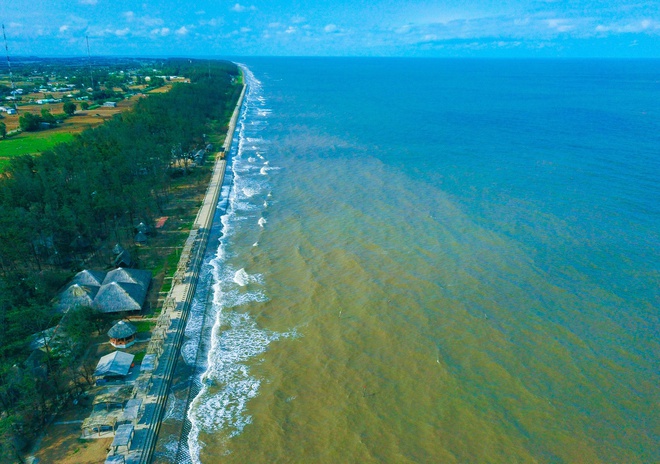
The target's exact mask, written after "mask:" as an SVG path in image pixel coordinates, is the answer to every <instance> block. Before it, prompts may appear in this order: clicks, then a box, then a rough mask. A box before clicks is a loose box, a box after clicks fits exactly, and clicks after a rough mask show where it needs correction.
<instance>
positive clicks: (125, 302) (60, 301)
mask: <svg viewBox="0 0 660 464" xmlns="http://www.w3.org/2000/svg"><path fill="white" fill-rule="evenodd" d="M150 282H151V272H149V271H141V270H138V269H123V268H118V269H115V270H113V271H110V272H108V273H106V272H102V271H89V270H85V271H81V272H79V273H78V274H76V276H75V277H74V278H73V280H72V281H71V284H70V285H69V286H68V287H67V288H66V290H64V291H63V292H62V293H60V295H59V296H58V298H57V299H56V301H55V308H56V309H57V310H58V311H61V312H67V311H68V310H69V309H71V308H74V307H77V306H78V307H80V306H91V307H93V308H96V309H98V310H99V311H101V312H104V313H112V312H120V311H139V310H140V309H142V304H143V303H144V299H145V297H146V295H147V289H148V288H149V283H150Z"/></svg>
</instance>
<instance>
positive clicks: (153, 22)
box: [140, 16, 164, 27]
mask: <svg viewBox="0 0 660 464" xmlns="http://www.w3.org/2000/svg"><path fill="white" fill-rule="evenodd" d="M140 22H141V23H142V24H144V25H145V26H148V27H153V26H162V25H163V23H164V21H163V20H162V19H161V18H152V17H151V16H144V17H142V18H140Z"/></svg>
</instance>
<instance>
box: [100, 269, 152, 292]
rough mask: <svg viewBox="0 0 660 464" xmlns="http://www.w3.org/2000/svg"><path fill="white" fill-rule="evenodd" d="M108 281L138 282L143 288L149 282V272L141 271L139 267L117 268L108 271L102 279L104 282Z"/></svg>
mask: <svg viewBox="0 0 660 464" xmlns="http://www.w3.org/2000/svg"><path fill="white" fill-rule="evenodd" d="M110 282H119V283H127V284H138V285H140V286H142V287H144V288H147V287H148V286H149V282H151V272H149V271H141V270H139V269H124V268H121V267H120V268H117V269H115V270H114V271H110V272H108V274H107V275H106V276H105V279H104V280H103V283H104V284H107V283H110Z"/></svg>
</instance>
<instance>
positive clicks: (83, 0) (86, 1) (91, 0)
mask: <svg viewBox="0 0 660 464" xmlns="http://www.w3.org/2000/svg"><path fill="white" fill-rule="evenodd" d="M98 2H99V0H78V3H80V4H81V5H96V4H97V3H98Z"/></svg>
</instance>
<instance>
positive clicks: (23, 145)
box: [0, 131, 73, 159]
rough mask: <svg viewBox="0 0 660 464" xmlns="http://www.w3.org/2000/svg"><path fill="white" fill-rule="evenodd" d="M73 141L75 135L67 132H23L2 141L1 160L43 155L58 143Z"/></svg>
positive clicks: (0, 141)
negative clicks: (34, 154)
mask: <svg viewBox="0 0 660 464" xmlns="http://www.w3.org/2000/svg"><path fill="white" fill-rule="evenodd" d="M71 140H73V134H69V133H66V132H50V131H43V132H33V133H25V132H23V133H21V134H19V135H17V136H15V137H10V138H8V139H5V140H0V159H2V158H11V157H13V156H20V155H27V154H32V153H41V152H42V151H45V150H48V149H50V148H53V147H54V146H55V145H57V144H58V143H64V142H70V141H71Z"/></svg>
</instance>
